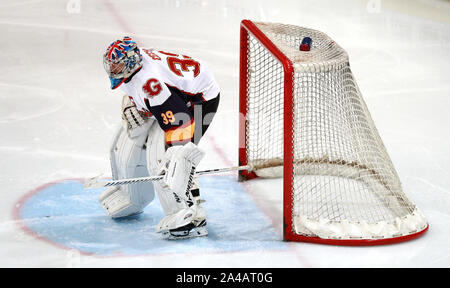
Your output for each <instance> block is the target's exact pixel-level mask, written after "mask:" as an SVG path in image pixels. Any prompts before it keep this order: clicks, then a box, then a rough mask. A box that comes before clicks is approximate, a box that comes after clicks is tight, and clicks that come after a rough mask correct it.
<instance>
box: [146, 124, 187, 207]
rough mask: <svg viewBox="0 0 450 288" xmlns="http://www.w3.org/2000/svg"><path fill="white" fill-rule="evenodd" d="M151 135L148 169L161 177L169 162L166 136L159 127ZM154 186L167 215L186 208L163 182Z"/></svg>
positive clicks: (151, 129)
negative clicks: (163, 168)
mask: <svg viewBox="0 0 450 288" xmlns="http://www.w3.org/2000/svg"><path fill="white" fill-rule="evenodd" d="M149 134H150V135H151V137H148V139H147V168H148V171H150V174H152V175H159V174H160V173H161V171H162V167H164V166H165V165H166V162H167V161H168V160H167V157H166V155H167V154H166V148H165V134H164V130H162V129H161V128H160V127H159V126H157V125H155V126H152V127H151V128H150V132H149ZM153 184H154V187H155V191H156V193H157V194H158V198H159V202H160V203H161V207H162V208H163V210H164V213H165V214H166V215H170V214H174V213H176V212H178V211H180V210H181V209H184V208H186V205H185V204H184V203H183V202H182V201H181V199H180V197H178V196H177V195H176V194H174V193H173V191H172V190H171V189H170V188H169V187H168V186H167V185H166V184H165V183H164V182H163V181H162V180H160V181H154V182H153Z"/></svg>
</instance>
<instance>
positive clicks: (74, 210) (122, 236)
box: [19, 176, 288, 256]
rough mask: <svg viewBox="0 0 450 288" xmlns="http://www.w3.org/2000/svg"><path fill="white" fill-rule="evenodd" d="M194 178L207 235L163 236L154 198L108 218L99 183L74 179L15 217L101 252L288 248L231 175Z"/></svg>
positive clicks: (40, 195)
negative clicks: (86, 184) (135, 211)
mask: <svg viewBox="0 0 450 288" xmlns="http://www.w3.org/2000/svg"><path fill="white" fill-rule="evenodd" d="M199 180H200V187H201V193H202V198H203V199H205V200H206V202H205V203H204V204H202V205H204V207H205V209H206V211H207V221H208V225H207V228H208V232H209V235H208V237H200V238H193V239H184V240H177V241H170V240H165V239H163V238H162V235H161V234H159V233H156V232H155V227H156V225H157V224H158V222H159V221H160V220H161V219H162V217H163V216H164V213H163V211H162V209H161V207H160V204H159V202H158V199H157V197H155V200H154V201H153V202H152V203H150V205H149V206H147V207H146V208H145V210H144V213H142V214H140V215H137V216H132V217H127V218H123V219H120V220H113V219H111V218H110V217H109V216H108V215H107V214H106V212H105V211H104V210H103V208H102V207H101V206H100V204H99V203H98V200H97V197H98V195H99V194H100V193H101V192H102V191H103V189H104V188H101V189H92V190H84V189H83V185H82V183H81V182H80V181H75V180H66V181H62V182H58V183H54V184H51V185H45V186H43V188H42V189H40V190H38V191H37V192H36V193H35V194H33V195H31V196H30V197H28V198H27V199H26V201H25V202H24V203H21V207H20V211H19V217H20V218H21V220H22V221H23V223H24V225H25V226H26V228H27V229H29V230H31V231H33V232H34V233H36V234H37V235H39V237H40V238H45V239H47V240H49V241H51V242H54V243H57V244H58V246H64V247H67V248H68V249H76V250H79V251H81V252H83V253H86V254H94V255H102V256H113V255H147V254H166V253H171V254H173V253H215V252H233V251H246V250H265V251H267V250H285V249H288V248H287V245H286V243H284V242H282V241H281V236H280V235H279V233H278V232H277V231H276V229H275V228H274V227H273V225H272V222H271V221H270V219H269V218H268V217H267V216H266V215H265V214H264V213H263V212H262V211H261V210H260V209H259V208H258V207H257V206H256V205H255V203H254V201H253V200H252V198H251V197H250V196H249V194H248V193H246V192H245V190H244V189H243V187H242V186H241V184H239V183H238V182H237V181H236V179H235V177H233V176H203V177H200V178H199Z"/></svg>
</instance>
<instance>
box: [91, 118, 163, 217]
mask: <svg viewBox="0 0 450 288" xmlns="http://www.w3.org/2000/svg"><path fill="white" fill-rule="evenodd" d="M153 124H154V125H153ZM144 125H145V127H146V129H147V131H149V129H150V128H151V127H152V126H155V125H156V126H157V125H158V124H157V123H156V121H147V122H146V123H145V124H144ZM147 135H148V133H143V134H141V135H140V136H139V137H136V138H133V139H132V138H130V137H129V135H128V133H127V130H126V128H125V127H120V128H119V130H118V131H117V133H116V135H115V137H114V139H113V142H112V145H111V151H110V160H111V171H112V177H113V180H118V179H124V178H137V177H145V176H149V173H148V170H147V162H146V157H145V153H146V152H145V150H146V148H145V143H146V139H147ZM154 197H155V193H154V187H153V183H151V182H142V183H137V184H133V185H124V186H121V187H119V188H117V187H116V188H114V187H113V188H110V189H107V190H106V191H105V192H103V193H102V194H101V195H100V196H99V202H100V204H101V205H102V206H103V207H104V208H105V210H106V211H107V212H108V214H109V215H110V216H111V217H113V218H119V217H125V216H129V215H133V214H137V213H141V212H142V211H143V209H144V208H145V207H146V206H147V205H148V204H149V203H150V202H151V201H153V199H154Z"/></svg>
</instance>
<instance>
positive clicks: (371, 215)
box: [239, 20, 428, 245]
mask: <svg viewBox="0 0 450 288" xmlns="http://www.w3.org/2000/svg"><path fill="white" fill-rule="evenodd" d="M304 37H310V38H311V39H312V47H311V50H310V51H307V52H305V51H300V50H299V46H300V43H301V41H302V39H303V38H304ZM240 61H241V62H240V63H241V64H240V65H241V67H240V113H241V115H244V117H243V118H242V119H243V121H242V123H241V124H240V126H241V127H240V128H241V131H240V148H239V161H240V165H251V166H253V167H254V169H253V171H243V172H241V173H240V179H241V180H245V179H249V178H254V177H284V180H283V181H284V188H283V189H284V238H285V239H286V240H292V241H307V242H320V243H329V244H342V245H374V244H385V243H392V242H399V241H404V240H408V239H412V238H415V237H417V236H419V235H421V234H422V233H423V232H425V231H426V230H427V229H428V223H427V220H426V218H425V217H424V215H423V214H422V213H421V212H420V211H419V210H418V209H417V207H416V206H415V205H414V204H413V203H411V201H410V200H408V198H407V197H406V195H405V194H404V192H403V191H402V187H401V183H400V180H399V177H398V175H397V173H396V171H395V169H394V167H393V164H392V161H391V159H390V158H389V155H388V153H387V152H386V149H385V147H384V144H383V142H382V140H381V139H380V136H379V134H378V132H377V129H376V128H375V125H374V123H373V121H372V118H371V116H370V113H369V111H368V109H367V106H366V104H365V102H364V100H363V98H362V96H361V93H360V91H359V89H358V86H357V84H356V82H355V79H354V77H353V75H352V72H351V70H350V65H349V59H348V55H347V53H346V52H345V50H343V49H342V48H341V47H340V46H339V45H337V44H336V43H335V42H334V41H333V40H332V39H330V38H329V37H328V36H327V35H325V34H324V33H322V32H319V31H315V30H312V29H307V28H301V27H296V26H292V25H284V24H271V23H253V22H251V21H249V20H244V21H242V24H241V60H240Z"/></svg>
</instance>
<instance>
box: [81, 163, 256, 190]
mask: <svg viewBox="0 0 450 288" xmlns="http://www.w3.org/2000/svg"><path fill="white" fill-rule="evenodd" d="M235 170H253V169H252V166H251V165H245V166H236V167H228V168H218V169H209V170H203V171H197V172H195V175H206V174H214V173H224V172H230V171H235ZM100 176H101V175H99V176H96V177H92V178H89V179H88V180H86V182H84V185H83V187H84V189H94V188H101V187H110V186H118V185H130V184H135V183H139V182H148V181H156V180H161V179H162V178H163V177H164V175H156V176H148V177H140V178H129V179H119V180H112V181H105V182H99V181H98V179H99V178H100Z"/></svg>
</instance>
